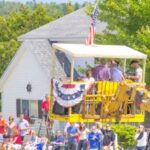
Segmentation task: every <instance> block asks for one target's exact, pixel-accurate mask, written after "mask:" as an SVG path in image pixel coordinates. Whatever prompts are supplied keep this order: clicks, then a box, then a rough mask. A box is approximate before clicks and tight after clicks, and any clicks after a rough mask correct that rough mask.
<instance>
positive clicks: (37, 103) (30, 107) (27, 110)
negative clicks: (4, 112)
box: [16, 99, 42, 118]
mask: <svg viewBox="0 0 150 150" xmlns="http://www.w3.org/2000/svg"><path fill="white" fill-rule="evenodd" d="M41 104H42V100H22V99H17V100H16V114H17V117H19V115H20V113H23V114H25V115H26V116H29V117H37V118H42V112H41Z"/></svg>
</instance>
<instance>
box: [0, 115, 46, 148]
mask: <svg viewBox="0 0 150 150" xmlns="http://www.w3.org/2000/svg"><path fill="white" fill-rule="evenodd" d="M46 143H47V138H45V137H40V138H39V137H38V136H37V135H36V132H35V131H32V130H31V129H30V125H29V123H28V121H27V120H26V119H25V117H24V114H20V117H19V119H18V121H17V122H15V121H14V118H13V117H11V116H10V117H9V118H8V122H7V121H6V120H5V119H4V118H3V116H2V113H0V150H22V149H24V150H44V146H45V149H46Z"/></svg>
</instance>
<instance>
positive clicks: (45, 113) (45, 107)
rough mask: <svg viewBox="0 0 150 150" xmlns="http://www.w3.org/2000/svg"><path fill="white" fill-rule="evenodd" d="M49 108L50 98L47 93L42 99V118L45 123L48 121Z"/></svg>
mask: <svg viewBox="0 0 150 150" xmlns="http://www.w3.org/2000/svg"><path fill="white" fill-rule="evenodd" d="M49 109H50V100H49V97H48V95H47V94H46V95H45V99H43V102H42V112H43V118H44V119H45V123H47V122H48V111H49Z"/></svg>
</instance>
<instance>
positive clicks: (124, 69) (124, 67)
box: [123, 59, 127, 72]
mask: <svg viewBox="0 0 150 150" xmlns="http://www.w3.org/2000/svg"><path fill="white" fill-rule="evenodd" d="M126 66H127V59H124V63H123V71H124V72H126Z"/></svg>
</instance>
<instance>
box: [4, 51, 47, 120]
mask: <svg viewBox="0 0 150 150" xmlns="http://www.w3.org/2000/svg"><path fill="white" fill-rule="evenodd" d="M29 82H30V83H31V85H32V92H31V93H28V92H27V90H26V86H27V84H28V83H29ZM46 93H49V80H48V78H47V76H46V75H45V74H44V72H43V71H42V69H41V68H40V66H39V65H38V63H37V61H36V59H35V57H34V56H33V54H32V53H31V51H30V50H26V51H25V52H24V54H23V56H22V58H21V59H20V60H18V63H17V65H16V67H15V68H14V70H13V72H12V73H11V74H10V76H9V77H8V79H7V81H6V82H5V84H4V87H3V95H2V112H3V115H4V117H6V118H8V116H10V115H13V116H14V117H16V99H17V98H20V99H25V100H28V99H29V100H39V99H43V97H44V95H45V94H46Z"/></svg>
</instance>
